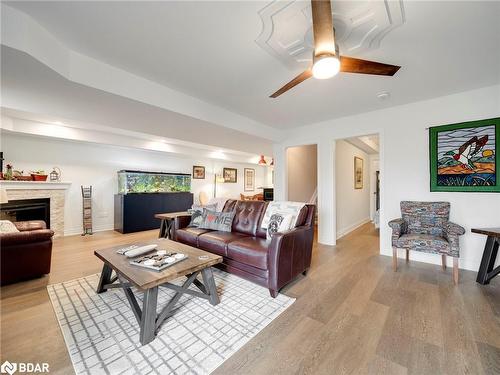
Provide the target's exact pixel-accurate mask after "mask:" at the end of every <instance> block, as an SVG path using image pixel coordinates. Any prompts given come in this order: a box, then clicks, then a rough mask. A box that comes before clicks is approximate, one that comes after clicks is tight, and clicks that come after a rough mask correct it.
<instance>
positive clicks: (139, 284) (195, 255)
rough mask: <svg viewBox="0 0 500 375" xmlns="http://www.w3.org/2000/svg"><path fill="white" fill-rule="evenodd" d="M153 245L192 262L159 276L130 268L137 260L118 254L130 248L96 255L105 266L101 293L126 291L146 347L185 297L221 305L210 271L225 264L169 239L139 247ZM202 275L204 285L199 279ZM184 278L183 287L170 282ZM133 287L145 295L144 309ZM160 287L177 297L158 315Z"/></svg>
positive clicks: (138, 268) (167, 270) (151, 271)
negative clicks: (214, 266)
mask: <svg viewBox="0 0 500 375" xmlns="http://www.w3.org/2000/svg"><path fill="white" fill-rule="evenodd" d="M153 243H156V244H158V248H157V250H167V252H176V253H183V254H185V255H187V256H188V258H187V259H185V260H183V261H181V262H179V263H176V264H174V265H172V266H171V267H168V268H166V269H165V270H163V271H160V272H158V271H154V270H149V269H147V268H142V267H138V266H133V265H131V264H130V260H131V259H133V258H127V257H126V256H124V255H120V254H118V253H117V252H116V251H117V250H118V249H120V248H124V247H127V246H129V245H118V246H114V247H110V248H107V249H102V250H96V251H94V255H96V256H97V257H98V258H99V259H101V260H102V261H103V262H104V266H103V268H102V272H101V277H100V280H99V284H98V286H97V290H96V291H97V293H103V292H105V291H106V290H108V289H111V288H122V289H123V291H124V292H125V296H126V297H127V300H128V302H129V304H130V307H131V308H132V311H133V312H134V315H135V317H136V319H137V323H139V327H140V336H139V340H140V342H141V344H142V345H145V344H147V343H149V342H151V341H153V340H154V338H155V335H156V331H157V330H158V328H159V327H160V325H161V324H162V323H163V322H164V321H165V319H167V318H168V317H170V316H172V315H173V307H174V305H175V304H176V303H177V301H178V300H179V298H180V297H181V296H182V295H183V294H190V295H192V296H196V297H201V298H205V299H208V300H209V301H210V303H211V304H212V305H217V304H218V303H219V296H218V294H217V289H216V286H215V282H214V278H213V274H212V270H211V268H210V267H211V266H213V265H215V264H218V263H221V262H222V257H221V256H219V255H215V254H212V253H209V252H206V251H203V250H199V249H196V248H194V247H191V246H188V245H184V244H181V243H179V242H174V241H171V240H165V239H159V240H153V241H149V242H145V243H141V244H138V245H146V244H153ZM113 271H115V274H116V275H115V276H112V273H113ZM200 273H201V276H202V279H203V283H202V282H201V281H199V280H198V279H197V276H198V274H200ZM182 276H185V277H186V278H187V279H186V281H185V282H184V283H183V284H182V286H179V285H175V284H171V283H170V281H172V280H174V279H177V278H179V277H182ZM191 284H194V285H195V286H196V287H197V288H198V289H199V290H200V291H199V292H198V291H196V290H191V289H188V288H189V286H190V285H191ZM131 287H136V288H137V289H139V290H140V291H143V292H144V297H143V302H142V309H141V308H140V306H139V302H138V301H137V299H136V297H135V295H134V293H133V292H132V290H131ZM159 287H162V288H168V289H171V290H174V291H175V292H176V293H175V295H174V296H173V297H172V298H171V299H170V301H169V302H168V303H167V304H166V305H165V306H164V307H163V309H162V310H161V312H160V313H159V314H157V313H156V306H157V301H158V288H159Z"/></svg>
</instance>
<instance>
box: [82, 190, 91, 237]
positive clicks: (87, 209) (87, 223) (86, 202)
mask: <svg viewBox="0 0 500 375" xmlns="http://www.w3.org/2000/svg"><path fill="white" fill-rule="evenodd" d="M82 206H83V210H82V214H83V233H82V236H85V235H86V234H92V186H89V187H85V186H82Z"/></svg>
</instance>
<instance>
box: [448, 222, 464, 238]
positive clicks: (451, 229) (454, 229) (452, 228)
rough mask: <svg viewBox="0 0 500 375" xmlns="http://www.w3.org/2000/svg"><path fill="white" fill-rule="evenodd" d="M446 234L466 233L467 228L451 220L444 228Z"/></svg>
mask: <svg viewBox="0 0 500 375" xmlns="http://www.w3.org/2000/svg"><path fill="white" fill-rule="evenodd" d="M444 230H445V234H446V236H447V237H448V236H461V235H463V234H465V229H464V228H463V227H462V226H460V225H458V224H455V223H452V222H451V221H449V222H448V224H447V225H446V227H445V228H444Z"/></svg>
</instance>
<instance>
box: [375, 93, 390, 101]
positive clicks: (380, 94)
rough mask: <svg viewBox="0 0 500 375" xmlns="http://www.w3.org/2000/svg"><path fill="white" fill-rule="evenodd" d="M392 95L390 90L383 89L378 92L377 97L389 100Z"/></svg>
mask: <svg viewBox="0 0 500 375" xmlns="http://www.w3.org/2000/svg"><path fill="white" fill-rule="evenodd" d="M390 96H391V93H390V92H389V91H381V92H379V93H378V94H377V98H379V100H387V99H389V98H390Z"/></svg>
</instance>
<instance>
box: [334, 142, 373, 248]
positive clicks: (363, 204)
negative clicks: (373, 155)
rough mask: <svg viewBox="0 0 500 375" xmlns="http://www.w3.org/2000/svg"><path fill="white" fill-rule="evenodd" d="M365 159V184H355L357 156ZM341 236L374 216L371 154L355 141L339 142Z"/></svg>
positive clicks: (337, 191) (338, 196) (338, 209)
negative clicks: (371, 215) (357, 186)
mask: <svg viewBox="0 0 500 375" xmlns="http://www.w3.org/2000/svg"><path fill="white" fill-rule="evenodd" d="M355 156H357V157H359V158H361V159H363V188H362V189H355V188H354V157H355ZM335 185H336V189H335V193H336V194H335V195H336V197H335V199H336V202H337V212H336V215H337V239H338V238H340V237H342V236H344V235H346V234H347V233H349V232H350V231H352V230H354V229H356V228H357V227H359V226H360V225H362V224H364V223H367V222H368V221H369V220H370V157H369V155H368V154H367V153H365V152H364V151H362V150H360V149H359V148H357V147H355V146H353V145H352V144H350V143H348V142H346V141H343V140H339V141H337V142H336V145H335Z"/></svg>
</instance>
